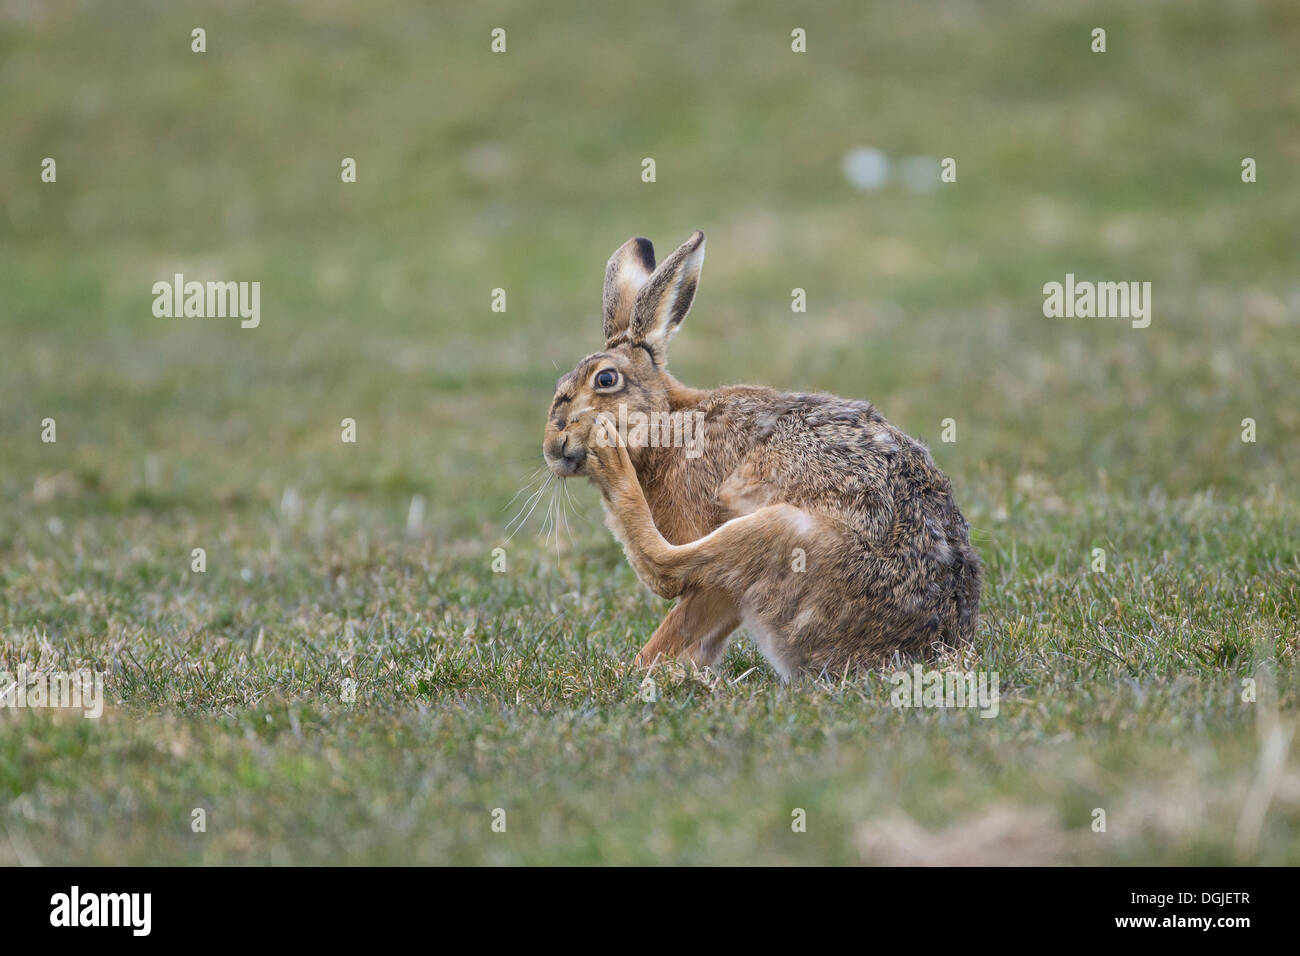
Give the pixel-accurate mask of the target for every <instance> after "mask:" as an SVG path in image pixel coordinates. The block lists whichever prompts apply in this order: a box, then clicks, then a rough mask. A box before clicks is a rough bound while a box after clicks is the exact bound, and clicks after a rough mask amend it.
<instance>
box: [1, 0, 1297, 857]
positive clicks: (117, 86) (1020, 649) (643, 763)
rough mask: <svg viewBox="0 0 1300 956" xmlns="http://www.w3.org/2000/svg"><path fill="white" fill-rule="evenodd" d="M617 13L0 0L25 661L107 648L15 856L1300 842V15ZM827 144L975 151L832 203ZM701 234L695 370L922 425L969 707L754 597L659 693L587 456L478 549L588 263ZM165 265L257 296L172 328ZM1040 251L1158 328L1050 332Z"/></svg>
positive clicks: (14, 828)
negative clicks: (866, 406) (1097, 824)
mask: <svg viewBox="0 0 1300 956" xmlns="http://www.w3.org/2000/svg"><path fill="white" fill-rule="evenodd" d="M619 16H620V21H619V22H617V23H616V22H614V21H613V20H611V19H610V18H609V17H608V16H604V15H602V16H594V15H592V14H591V12H590V10H589V9H586V8H584V7H583V6H582V5H577V4H572V5H561V6H558V7H556V6H554V5H552V7H550V8H548V9H547V10H546V11H545V13H543V12H542V11H541V10H539V9H533V8H532V7H530V6H529V5H525V4H522V3H499V2H489V3H483V4H477V5H475V6H474V7H473V9H472V10H459V9H458V10H451V9H450V8H448V9H446V10H440V11H436V12H435V11H433V10H430V9H428V8H426V7H425V6H424V5H419V4H407V3H380V4H367V5H366V6H365V8H364V10H362V8H360V7H354V6H353V5H349V4H343V3H323V4H311V5H308V6H303V7H294V8H284V9H279V8H271V7H267V6H266V5H259V4H252V3H242V2H240V3H233V4H229V5H226V6H223V7H221V8H220V9H218V10H213V9H209V8H207V7H205V6H203V5H198V4H185V3H169V4H162V3H157V4H140V5H134V6H132V7H130V8H128V9H123V8H122V7H121V5H113V4H91V5H72V4H61V3H55V4H49V5H42V6H40V7H30V6H27V5H23V4H18V3H13V4H6V5H0V120H2V121H3V128H4V130H5V136H4V138H3V143H2V144H0V289H3V290H4V296H3V299H4V303H3V305H2V306H0V322H3V326H2V332H0V335H2V336H3V337H2V338H0V344H2V349H3V361H2V362H0V437H2V438H3V454H2V455H0V492H2V493H3V500H4V501H5V502H6V503H7V504H6V505H5V506H4V507H3V508H0V629H2V631H3V643H0V669H7V670H10V671H15V670H16V669H17V667H18V666H19V665H20V664H23V663H26V664H27V665H29V666H38V665H39V666H40V667H43V668H47V669H56V670H69V669H73V668H75V667H78V666H87V667H93V668H96V669H100V670H103V671H105V672H106V674H107V677H106V682H107V691H108V706H107V708H106V712H105V714H104V716H103V717H102V718H101V719H99V720H84V719H82V718H81V717H80V716H79V715H74V714H68V713H65V712H59V711H51V710H43V711H42V710H5V711H3V712H0V862H3V863H32V862H40V863H49V864H55V863H81V862H92V863H101V864H122V863H137V864H138V863H399V862H418V863H539V862H545V863H561V862H563V863H661V862H672V863H742V862H757V863H857V862H869V863H882V862H883V863H891V862H900V863H908V862H973V863H1005V862H1053V863H1066V862H1069V863H1119V864H1129V863H1164V864H1169V863H1175V864H1182V863H1227V864H1239V863H1240V864H1250V863H1274V864H1278V863H1288V864H1294V863H1297V862H1300V841H1298V840H1297V838H1296V836H1295V834H1296V833H1297V832H1300V769H1297V762H1296V747H1295V743H1294V738H1293V737H1291V736H1289V735H1290V734H1291V733H1292V732H1293V731H1294V728H1295V726H1296V719H1297V712H1298V711H1300V701H1298V699H1297V690H1296V688H1297V682H1296V676H1297V660H1296V658H1297V650H1298V648H1300V638H1298V637H1297V633H1298V630H1300V628H1298V625H1297V619H1298V618H1300V562H1298V558H1297V546H1296V542H1297V540H1300V535H1298V534H1297V530H1298V525H1300V520H1298V519H1300V497H1297V495H1296V492H1295V485H1294V479H1295V476H1296V475H1297V474H1300V440H1298V439H1300V401H1297V397H1298V396H1297V388H1296V369H1297V368H1300V335H1297V334H1296V325H1297V315H1298V314H1300V283H1298V281H1297V277H1296V273H1295V259H1296V248H1297V246H1296V240H1297V234H1296V231H1295V223H1296V222H1297V221H1300V190H1298V189H1297V186H1296V181H1295V170H1296V169H1297V159H1300V123H1297V119H1298V118H1300V82H1296V81H1297V79H1300V77H1297V68H1296V64H1295V57H1294V51H1295V49H1296V48H1297V45H1298V44H1300V14H1298V13H1297V11H1296V10H1295V9H1294V7H1293V5H1291V4H1287V3H1285V2H1281V0H1279V2H1273V3H1263V2H1261V3H1243V4H1238V5H1234V6H1231V7H1223V6H1222V5H1219V4H1213V3H1208V2H1207V3H1199V2H1198V3H1177V4H1175V3H1160V4H1147V5H1142V6H1141V7H1134V6H1132V5H1126V4H1099V5H1096V6H1095V7H1091V8H1089V9H1087V10H1081V9H1080V8H1078V6H1077V5H1075V4H1066V3H1017V4H999V5H992V6H987V7H985V6H972V5H970V4H967V3H955V2H954V3H940V4H935V5H931V6H928V7H926V9H925V10H924V11H921V10H919V9H918V8H916V6H915V5H909V4H904V3H896V4H884V5H877V6H875V7H873V8H871V9H870V10H865V9H863V8H862V7H861V5H859V4H851V3H847V2H844V3H833V4H820V5H817V7H816V8H815V9H809V10H806V11H803V10H801V11H799V12H798V13H790V12H787V11H786V9H785V7H784V6H783V5H780V4H776V3H759V4H747V5H745V6H744V7H743V8H741V7H738V6H736V7H732V6H726V5H696V6H688V7H683V8H682V9H681V11H680V12H678V13H677V14H676V15H674V16H665V14H664V11H663V10H662V9H661V8H658V7H654V8H651V7H647V8H628V9H626V10H621V11H620V14H619ZM624 18H625V19H624ZM196 25H202V26H204V27H205V28H206V29H207V32H208V52H207V53H205V54H202V55H199V54H194V53H191V52H190V49H189V35H190V30H191V29H192V28H193V27H194V26H196ZM1096 25H1103V26H1105V27H1106V28H1107V30H1108V46H1109V52H1107V53H1106V54H1104V55H1098V54H1092V53H1090V52H1088V43H1089V32H1090V30H1091V29H1092V27H1093V26H1096ZM496 26H503V27H505V28H506V29H507V32H508V52H507V53H506V54H505V55H503V56H494V55H493V54H491V53H489V52H488V41H489V31H490V30H491V29H492V28H493V27H496ZM794 26H803V27H804V28H805V29H807V31H808V37H809V40H808V44H809V52H808V53H807V54H804V55H795V54H792V53H791V52H789V36H790V30H791V29H792V28H793V27H794ZM858 146H872V147H875V148H879V149H881V150H883V151H885V152H886V153H887V154H888V155H889V157H890V158H891V160H894V161H897V160H900V159H901V158H903V157H906V156H909V155H914V154H915V155H926V156H931V157H943V156H953V157H955V158H956V159H957V161H958V181H957V183H956V184H950V185H946V186H943V187H941V188H938V189H935V190H934V191H931V192H920V193H918V192H912V191H910V190H908V189H907V188H905V187H903V186H902V185H900V184H899V183H897V181H893V182H891V183H890V184H888V185H887V186H886V187H885V188H883V189H881V190H878V191H874V192H860V191H856V190H855V189H853V187H852V186H851V185H850V184H849V183H848V181H847V180H846V179H845V177H844V176H843V174H842V172H841V160H842V157H843V155H844V154H845V152H847V151H848V150H849V149H852V148H855V147H858ZM46 156H52V157H54V158H56V160H57V163H58V181H57V183H55V184H43V183H41V182H40V179H39V173H40V162H41V159H42V158H43V157H46ZM344 156H352V157H355V158H356V159H357V162H358V182H357V183H355V184H348V185H344V184H342V183H341V182H340V181H339V168H340V161H341V159H342V157H344ZM646 156H651V157H654V158H655V159H656V162H657V182H655V183H654V184H645V183H642V182H641V179H640V172H641V160H642V159H643V158H644V157H646ZM1245 156H1251V157H1253V158H1255V159H1256V160H1257V162H1258V164H1259V181H1258V182H1257V183H1255V184H1249V185H1248V184H1244V183H1242V182H1241V180H1240V163H1241V159H1242V158H1243V157H1245ZM695 228H702V229H704V230H705V231H706V232H707V233H708V234H709V240H710V241H709V258H708V261H707V263H706V266H705V272H704V279H703V283H702V285H701V291H700V295H699V297H698V299H697V302H696V306H695V309H694V311H693V313H692V315H691V316H690V318H689V319H688V320H687V322H686V324H685V326H684V328H683V331H682V333H681V334H680V335H679V336H678V338H677V340H676V342H675V351H674V354H673V359H672V364H673V368H674V371H675V372H676V373H677V374H678V376H679V377H681V378H682V379H683V380H684V381H687V382H689V383H691V384H697V385H710V384H721V383H724V382H731V381H758V382H762V383H765V384H771V385H776V386H782V387H788V388H791V389H800V390H812V389H826V390H830V391H834V392H837V393H840V394H844V395H848V396H852V397H861V398H870V399H871V400H873V401H875V402H876V403H877V404H878V405H879V406H880V407H881V408H882V410H883V411H884V413H885V414H886V416H888V417H889V418H890V419H891V420H892V421H894V422H895V423H897V424H898V425H899V426H900V427H902V428H904V429H905V430H907V431H909V432H910V433H912V434H914V435H916V436H917V437H920V438H922V439H924V440H926V441H927V442H929V443H930V444H931V446H932V449H933V451H934V454H935V456H936V459H937V460H938V462H939V464H940V466H941V467H942V468H944V470H945V471H946V472H947V473H948V474H949V475H950V476H951V478H952V480H953V483H954V486H955V488H956V490H957V495H958V500H959V502H960V503H961V505H962V507H963V510H964V511H965V513H966V515H967V517H968V518H969V519H970V521H971V524H972V526H973V528H974V540H975V544H976V547H977V548H978V550H979V551H980V553H981V555H982V557H983V559H984V562H985V566H986V572H987V584H986V589H985V598H984V605H983V624H982V626H981V632H980V641H979V646H978V648H977V652H976V654H975V655H974V656H973V657H972V658H971V659H967V660H961V661H957V660H954V661H948V662H946V666H952V667H960V668H965V667H978V668H980V669H983V670H986V671H997V672H998V674H999V678H1000V685H1001V695H1002V699H1001V706H1000V713H999V715H998V716H997V717H996V718H994V719H981V718H980V717H978V715H977V714H976V713H975V712H971V711H955V710H933V709H931V710H925V709H915V710H903V709H897V708H894V707H891V706H890V687H889V684H888V683H887V682H886V681H885V680H884V679H883V677H882V676H881V675H874V674H873V675H862V676H859V677H853V678H846V679H842V680H832V681H822V682H806V683H803V684H798V685H794V686H790V687H781V686H779V685H778V683H777V681H776V678H775V675H774V674H773V673H772V671H771V670H770V669H769V668H768V667H767V666H766V664H764V663H763V661H762V659H761V658H760V657H759V656H758V654H757V652H756V651H755V650H754V649H753V648H752V646H751V645H750V644H749V643H748V642H747V641H745V640H744V639H737V640H734V641H733V646H732V649H731V650H730V652H729V653H728V655H727V657H726V658H725V659H724V660H723V662H722V663H721V665H720V668H719V670H718V672H716V673H712V672H710V673H703V674H696V673H688V672H686V671H684V670H679V669H668V670H664V671H661V672H658V673H657V674H656V675H655V680H656V684H657V699H656V700H654V701H653V702H650V701H646V700H644V699H643V694H642V675H641V674H640V672H638V671H636V670H634V669H632V668H631V667H630V659H631V657H632V655H633V654H634V653H635V651H636V649H637V648H638V647H639V646H640V645H641V644H642V643H643V642H644V640H645V639H646V638H647V637H648V635H649V633H650V632H651V631H652V630H653V628H654V627H655V625H656V623H657V622H658V620H659V619H660V618H661V617H662V615H663V613H664V612H665V610H666V608H667V606H668V605H667V603H666V602H663V601H661V600H659V599H658V598H656V597H654V596H653V595H651V594H649V593H648V592H647V591H645V589H644V588H642V587H641V586H640V585H639V584H638V583H637V581H636V579H635V577H634V575H633V574H632V572H631V570H630V568H628V566H627V564H626V561H625V560H624V558H623V556H622V554H621V551H620V550H619V548H618V547H617V545H616V544H615V543H614V542H613V541H612V540H611V539H610V537H609V535H608V533H607V532H606V531H605V530H604V529H603V527H602V526H601V522H600V520H599V509H598V507H597V499H596V496H595V494H594V492H593V491H592V490H591V489H590V488H588V487H585V486H574V487H571V488H570V493H571V495H572V498H573V501H574V503H575V505H576V507H577V510H578V511H579V512H581V513H582V515H583V517H585V521H583V520H576V521H575V522H574V523H573V526H572V536H571V538H570V537H567V536H565V537H562V538H561V540H559V541H558V542H557V541H556V539H555V537H554V536H552V537H551V538H550V539H549V540H543V539H542V538H541V536H540V535H539V534H538V532H539V521H538V520H537V518H538V515H534V519H533V520H532V521H531V522H530V523H529V525H528V527H527V528H526V529H525V530H524V531H521V532H520V533H518V534H517V535H516V536H515V537H514V538H513V539H511V540H509V541H508V542H507V540H506V539H507V536H508V532H507V531H506V530H505V528H506V523H507V521H508V519H509V518H510V516H511V514H512V513H513V510H514V507H517V504H518V502H516V504H515V506H512V507H510V508H507V503H508V502H509V501H510V499H511V497H512V495H514V494H515V492H516V491H518V490H519V488H520V486H521V484H522V483H523V481H524V477H523V476H526V475H527V474H528V473H529V472H531V471H532V469H533V468H534V467H536V466H537V465H538V464H540V457H539V443H540V438H541V426H542V423H543V419H544V415H545V409H546V406H547V404H548V402H549V400H550V396H551V386H552V383H553V381H554V379H555V378H556V376H557V374H558V372H559V371H565V370H567V369H568V368H569V367H571V365H572V364H573V362H574V361H575V360H576V359H578V358H580V357H581V356H583V355H585V354H587V353H588V352H589V351H591V350H592V349H593V348H595V347H596V346H598V345H599V340H598V327H599V316H598V296H599V285H598V284H599V281H600V276H601V270H602V267H603V264H604V261H605V258H606V257H607V256H608V255H609V253H610V252H611V251H612V250H613V249H614V248H615V247H616V246H617V245H618V244H619V243H621V242H622V241H623V240H624V239H626V238H627V237H628V236H630V235H633V234H640V235H648V236H650V237H651V238H652V239H654V240H655V242H656V243H657V245H658V247H659V250H660V254H661V256H662V255H663V254H664V251H665V249H666V248H670V247H671V246H673V245H675V244H676V243H677V242H680V241H681V240H682V239H684V238H685V237H686V236H687V235H689V233H690V232H691V230H693V229H695ZM174 272H184V273H186V274H187V276H190V277H194V278H200V279H207V278H212V279H231V280H258V281H260V282H261V283H262V324H261V326H260V327H259V328H258V329H256V330H241V329H240V328H239V327H238V323H237V322H231V321H226V320H219V319H172V320H165V319H156V318H154V317H153V316H152V314H151V311H150V305H151V300H152V297H151V294H150V287H151V285H152V283H153V282H154V281H157V280H158V279H160V278H166V277H169V276H171V275H172V274H173V273H174ZM1067 272H1073V273H1075V274H1076V275H1078V276H1079V277H1080V278H1093V279H1099V280H1100V279H1115V280H1119V279H1134V280H1144V281H1151V282H1152V284H1153V288H1154V297H1155V309H1154V318H1153V322H1152V325H1151V327H1150V328H1148V329H1145V330H1135V329H1131V328H1130V327H1129V326H1128V323H1126V322H1120V321H1109V320H1049V319H1045V318H1044V317H1043V315H1042V292H1041V289H1042V285H1043V284H1044V283H1045V282H1049V281H1060V280H1061V279H1062V278H1063V276H1064V275H1065V273H1067ZM795 287H800V288H804V289H806V290H807V293H808V304H809V307H808V312H807V313H805V314H793V313H791V311H790V295H791V291H790V290H791V289H792V288H795ZM495 288H504V289H506V290H507V294H508V308H507V311H506V312H505V313H496V312H493V311H491V309H490V304H491V293H492V290H493V289H495ZM47 417H51V418H54V419H55V420H56V422H57V428H58V441H57V442H56V443H54V444H47V443H43V442H41V440H40V433H41V421H42V419H44V418H47ZM349 417H350V418H354V419H355V420H356V422H357V427H358V441H357V443H356V444H355V445H351V444H344V443H343V442H341V441H340V422H341V420H342V419H344V418H349ZM945 418H953V419H955V420H956V423H957V438H958V440H957V441H956V442H955V443H946V442H943V441H941V439H940V431H941V428H942V425H941V423H942V422H943V420H944V419H945ZM1244 418H1253V419H1254V420H1255V421H1256V423H1257V434H1258V440H1257V441H1256V442H1254V443H1244V442H1242V441H1241V437H1240V436H1241V432H1242V425H1241V422H1242V419H1244ZM416 497H418V498H419V499H421V500H422V501H423V509H422V514H417V515H416V516H415V518H416V519H418V520H413V519H412V518H411V512H412V500H413V499H414V498H416ZM543 507H544V506H543ZM418 510H419V509H417V511H418ZM538 514H540V509H539V512H538ZM196 547H202V548H204V549H205V551H206V559H207V570H206V572H205V573H203V574H196V573H193V572H192V571H191V570H190V568H191V550H192V549H193V548H196ZM497 547H504V548H505V554H506V561H507V568H506V571H505V572H504V573H494V572H493V571H492V561H493V555H492V552H493V549H494V548H497ZM1094 548H1102V549H1104V550H1105V552H1106V563H1105V571H1104V572H1095V571H1093V570H1092V563H1093V549H1094ZM1248 679H1250V680H1254V681H1255V682H1256V686H1257V699H1256V700H1255V702H1253V703H1250V702H1246V701H1243V700H1242V695H1243V680H1248ZM350 691H355V700H345V699H344V698H345V697H349V696H351V693H350ZM196 808H202V809H204V810H205V812H206V815H207V827H206V832H202V833H195V832H193V830H192V829H191V819H192V811H193V810H194V809H196ZM495 808H503V809H504V810H505V811H506V818H507V828H506V832H505V833H496V832H493V830H492V826H491V824H492V815H491V814H492V811H493V810H494V809H495ZM795 808H803V809H804V810H805V811H806V812H807V821H808V822H807V832H804V833H795V832H792V829H791V821H792V811H793V810H794V809H795ZM1098 808H1100V809H1103V810H1105V812H1106V823H1107V826H1106V831H1105V832H1104V833H1101V832H1094V830H1093V828H1092V824H1093V820H1094V811H1095V810H1096V809H1098Z"/></svg>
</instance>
